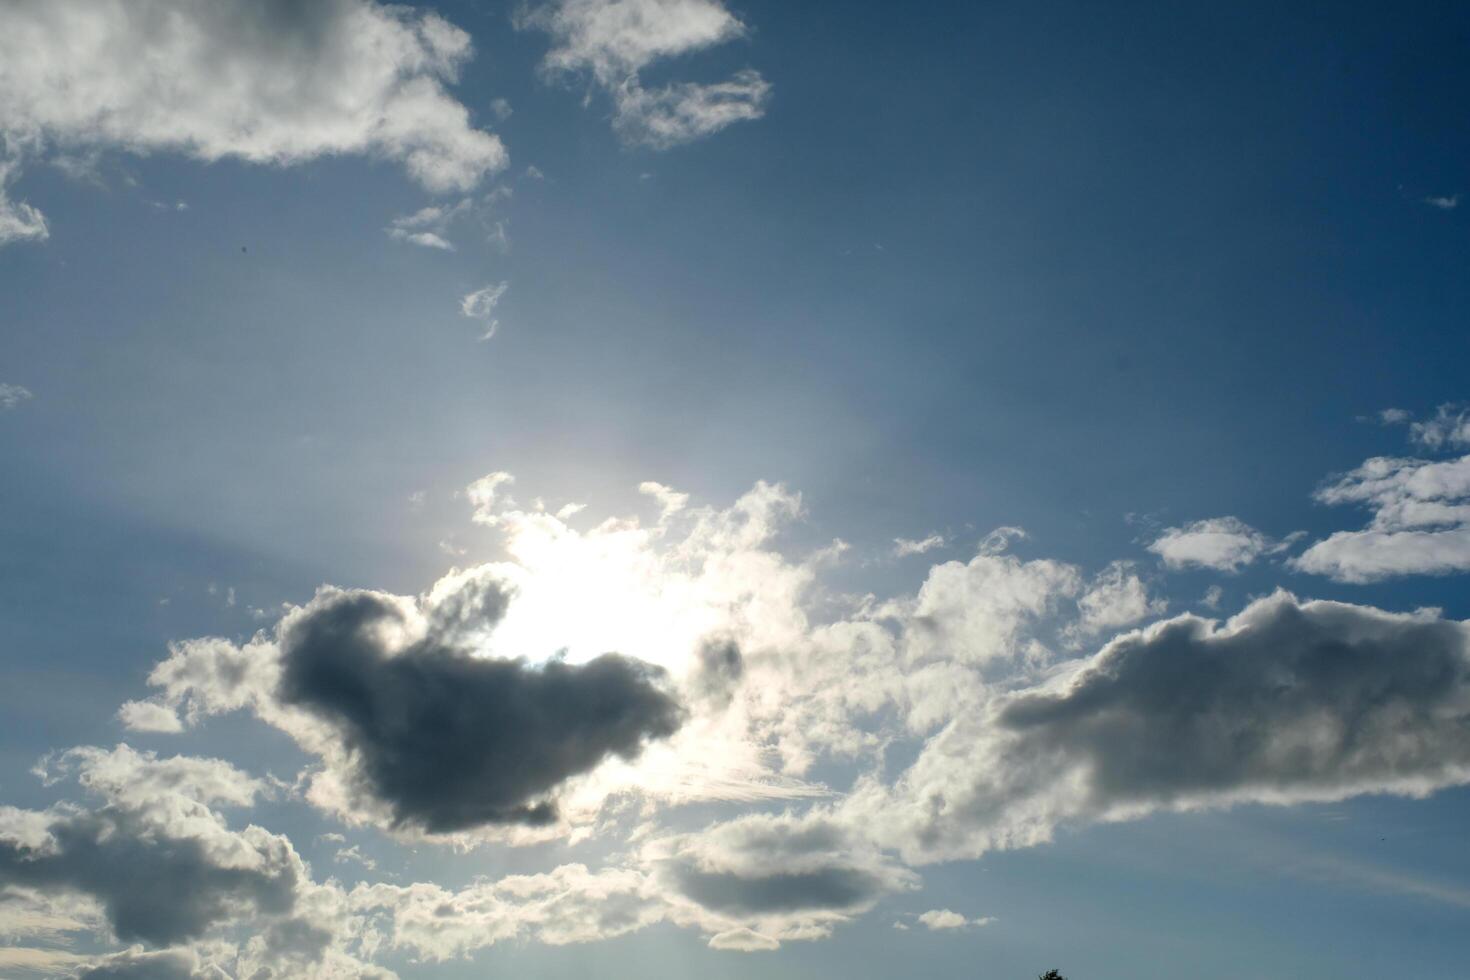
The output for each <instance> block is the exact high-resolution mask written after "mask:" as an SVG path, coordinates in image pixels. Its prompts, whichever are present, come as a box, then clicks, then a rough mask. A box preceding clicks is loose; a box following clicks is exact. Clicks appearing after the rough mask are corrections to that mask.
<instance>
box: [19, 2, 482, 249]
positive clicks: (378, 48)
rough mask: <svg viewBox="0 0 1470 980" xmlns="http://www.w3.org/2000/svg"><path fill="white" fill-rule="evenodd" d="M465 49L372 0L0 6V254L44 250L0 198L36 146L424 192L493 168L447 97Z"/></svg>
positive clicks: (453, 31) (40, 234)
mask: <svg viewBox="0 0 1470 980" xmlns="http://www.w3.org/2000/svg"><path fill="white" fill-rule="evenodd" d="M471 53H472V51H471V44H470V38H469V35H468V34H466V33H465V32H464V31H462V30H460V29H459V28H457V27H455V26H453V25H452V24H450V23H448V22H447V21H445V20H444V19H443V18H441V17H439V16H438V15H436V14H433V13H420V12H415V11H413V10H411V9H410V8H408V7H402V6H396V5H388V4H383V3H378V2H376V0H320V2H314V3H299V2H296V0H262V2H254V3H241V2H238V0H127V2H124V0H101V2H93V0H14V2H10V3H6V4H3V5H0V143H3V144H4V146H5V147H6V148H7V149H8V153H7V154H0V157H5V158H8V161H9V162H0V242H4V241H7V240H17V239H22V238H33V239H38V238H44V237H46V235H47V226H46V222H45V219H44V217H43V216H42V215H41V214H40V213H39V212H38V211H37V210H36V209H35V208H34V207H32V206H30V205H28V204H25V203H24V202H16V201H11V200H9V199H8V198H7V197H6V196H5V185H6V184H7V182H8V181H9V179H10V178H12V177H13V176H14V168H15V161H16V160H17V159H19V158H20V157H22V156H23V155H27V154H31V153H35V152H41V151H44V150H45V149H46V148H53V149H58V150H62V151H78V150H82V151H86V150H95V149H99V148H100V149H113V148H115V149H120V150H125V151H128V152H133V153H151V152H156V151H171V152H179V153H185V154H187V155H189V156H192V157H195V158H197V159H200V160H209V161H212V160H220V159H224V158H227V157H228V158H236V159H241V160H248V161H251V162H254V163H267V164H292V163H299V162H302V161H306V160H311V159H315V158H317V157H322V156H330V155H340V154H371V155H374V156H379V157H383V158H386V159H390V160H394V161H396V162H399V163H401V164H402V165H403V166H404V167H405V168H406V169H407V171H408V173H409V174H410V175H411V176H412V177H413V178H414V179H415V180H417V181H418V182H419V183H420V184H422V185H423V186H424V187H426V188H428V189H429V190H431V191H449V190H457V189H458V190H463V189H467V188H469V187H472V186H473V185H475V184H476V183H478V182H479V180H480V179H481V178H482V177H483V176H484V175H485V174H487V173H490V172H492V171H495V170H498V169H500V168H502V167H503V166H504V165H505V163H506V152H505V148H504V147H503V146H502V144H501V142H500V140H499V138H497V137H496V136H494V135H493V134H491V133H488V132H485V131H483V130H481V129H478V128H476V127H475V126H474V125H473V123H472V120H471V118H470V113H469V110H468V109H466V107H465V106H464V105H463V104H461V103H460V102H459V101H458V100H456V99H455V98H454V97H453V96H451V95H450V94H449V92H448V91H447V90H446V87H445V86H446V84H447V83H452V82H453V81H454V80H455V78H456V75H457V72H458V70H459V67H460V66H461V65H462V64H463V63H464V62H465V61H466V59H468V58H469V57H470V55H471Z"/></svg>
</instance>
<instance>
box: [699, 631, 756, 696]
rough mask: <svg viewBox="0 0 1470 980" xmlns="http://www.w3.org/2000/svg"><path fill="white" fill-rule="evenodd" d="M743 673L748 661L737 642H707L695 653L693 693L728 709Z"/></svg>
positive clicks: (718, 640)
mask: <svg viewBox="0 0 1470 980" xmlns="http://www.w3.org/2000/svg"><path fill="white" fill-rule="evenodd" d="M744 674H745V658H744V657H742V656H741V655H740V647H739V645H738V644H736V642H735V641H734V640H731V639H728V638H722V639H711V640H706V641H705V642H704V643H703V644H702V645H701V646H700V648H699V650H698V651H696V653H695V661H694V670H693V672H692V674H691V678H690V683H689V687H690V691H691V693H692V694H693V696H694V697H696V698H700V699H701V700H707V701H710V702H713V703H714V704H717V705H720V706H727V705H729V703H730V701H731V700H732V699H733V698H734V697H735V689H736V688H738V687H739V686H740V679H741V677H742V676H744Z"/></svg>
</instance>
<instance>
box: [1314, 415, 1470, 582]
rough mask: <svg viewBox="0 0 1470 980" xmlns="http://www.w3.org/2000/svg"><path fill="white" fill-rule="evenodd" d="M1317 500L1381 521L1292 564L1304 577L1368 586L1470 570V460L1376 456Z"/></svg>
mask: <svg viewBox="0 0 1470 980" xmlns="http://www.w3.org/2000/svg"><path fill="white" fill-rule="evenodd" d="M1446 438H1448V437H1446ZM1316 499H1317V500H1318V501H1319V502H1321V503H1324V504H1333V505H1341V504H1354V505H1358V506H1366V507H1368V508H1371V509H1372V511H1373V517H1372V520H1371V521H1370V522H1369V524H1368V526H1367V527H1365V528H1363V529H1362V530H1357V531H1338V532H1336V533H1334V534H1332V535H1330V536H1328V537H1327V538H1324V539H1323V540H1321V541H1318V542H1316V543H1315V544H1313V545H1312V546H1311V547H1309V548H1308V549H1307V550H1306V551H1304V552H1302V554H1300V555H1299V556H1297V557H1296V558H1295V559H1294V560H1293V561H1292V566H1293V567H1294V568H1296V569H1297V570H1299V571H1303V572H1311V573H1313V574H1317V575H1327V576H1329V577H1331V578H1334V579H1336V580H1338V581H1340V582H1355V583H1364V582H1376V581H1380V580H1382V579H1386V578H1392V577H1395V576H1400V575H1446V574H1449V573H1451V572H1459V571H1464V570H1466V569H1470V456H1461V457H1460V458H1458V459H1452V460H1438V461H1429V460H1423V459H1406V458H1398V457H1390V456H1379V457H1375V458H1373V459H1370V460H1367V461H1366V462H1364V463H1363V465H1361V466H1359V467H1358V468H1357V469H1355V470H1353V471H1351V472H1350V473H1347V474H1345V475H1344V476H1342V477H1340V478H1339V479H1337V480H1336V481H1334V482H1331V483H1329V484H1327V485H1326V486H1324V487H1322V488H1321V489H1319V490H1318V491H1317V493H1316Z"/></svg>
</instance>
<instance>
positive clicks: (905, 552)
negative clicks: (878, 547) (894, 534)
mask: <svg viewBox="0 0 1470 980" xmlns="http://www.w3.org/2000/svg"><path fill="white" fill-rule="evenodd" d="M943 547H944V535H942V534H931V535H929V536H928V537H927V538H923V539H920V540H912V539H910V538H894V539H893V555H894V557H895V558H907V557H908V556H909V555H922V554H924V553H925V552H928V551H933V550H934V549H935V548H943Z"/></svg>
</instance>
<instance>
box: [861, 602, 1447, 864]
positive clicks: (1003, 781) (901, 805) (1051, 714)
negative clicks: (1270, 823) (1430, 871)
mask: <svg viewBox="0 0 1470 980" xmlns="http://www.w3.org/2000/svg"><path fill="white" fill-rule="evenodd" d="M1466 782H1470V628H1467V626H1466V624H1464V623H1460V622H1455V621H1452V620H1446V619H1443V618H1441V617H1440V616H1439V615H1438V614H1437V613H1435V612H1432V611H1431V612H1420V613H1415V614H1394V613H1387V612H1383V611H1381V610H1377V609H1373V608H1371V607H1366V606H1355V605H1348V604H1343V603H1332V602H1300V601H1298V600H1297V599H1296V598H1295V597H1293V596H1291V595H1290V594H1288V593H1284V592H1281V593H1277V594H1276V595H1274V596H1271V597H1269V598H1266V599H1262V600H1259V601H1257V602H1255V603H1253V604H1252V605H1250V606H1248V607H1247V608H1246V609H1245V610H1244V611H1242V612H1241V613H1240V614H1239V615H1237V616H1235V617H1234V618H1232V619H1230V620H1229V621H1228V622H1226V623H1225V624H1224V625H1223V626H1221V625H1218V624H1216V623H1215V622H1213V621H1210V620H1203V619H1199V618H1198V617H1195V616H1191V615H1185V616H1179V617H1176V618H1174V619H1170V620H1167V621H1164V622H1161V623H1157V624H1155V625H1153V626H1151V627H1148V628H1147V629H1144V630H1142V631H1136V632H1133V633H1129V634H1126V635H1124V636H1122V637H1119V638H1118V639H1116V640H1114V641H1113V642H1111V643H1109V644H1108V645H1106V646H1105V647H1104V648H1103V649H1102V650H1101V651H1100V652H1099V653H1097V654H1096V655H1095V656H1093V657H1090V658H1087V659H1085V660H1083V661H1081V662H1080V663H1077V664H1075V665H1069V666H1068V668H1067V669H1066V670H1065V671H1063V672H1061V673H1059V674H1058V675H1056V676H1054V677H1052V678H1049V679H1047V680H1045V681H1043V682H1042V683H1040V684H1038V685H1036V686H1034V687H1030V688H1021V689H1018V690H1015V691H1011V692H1007V693H1004V694H1001V695H998V696H996V697H994V698H993V699H991V700H990V701H989V702H988V703H987V704H986V705H985V706H984V708H983V709H982V710H978V711H975V712H971V713H967V714H965V715H962V716H960V717H957V718H956V719H954V720H953V721H952V722H951V723H950V724H949V725H948V726H946V728H945V729H944V730H943V731H942V732H940V733H939V734H938V735H937V736H935V737H934V738H933V739H931V740H930V741H929V742H928V744H926V745H925V746H924V749H923V751H922V752H921V753H920V755H919V758H918V760H917V761H916V762H915V763H914V765H913V766H912V767H911V768H910V769H909V770H908V771H907V772H905V773H904V774H903V775H902V776H901V777H900V778H899V779H898V780H897V781H896V783H895V784H894V785H893V786H884V785H882V784H881V783H879V782H877V781H869V783H868V784H867V785H866V786H863V787H861V788H860V789H859V790H858V791H857V792H855V793H854V794H853V795H852V796H851V797H850V798H849V799H848V800H846V801H844V803H843V809H842V812H843V814H844V817H845V819H847V820H849V821H852V822H853V825H855V826H863V827H869V828H872V829H873V832H874V833H875V835H876V838H877V839H878V840H879V841H880V842H881V843H883V844H884V845H885V846H889V847H894V848H897V849H898V850H899V851H900V852H901V853H903V854H904V856H905V857H906V859H908V860H909V861H912V862H927V861H937V860H950V859H956V858H965V857H974V856H978V855H980V854H982V853H984V852H985V851H988V850H993V849H1003V848H1012V847H1023V846H1031V845H1034V844H1038V843H1041V842H1044V841H1046V840H1049V839H1050V838H1051V835H1052V833H1053V831H1054V830H1055V828H1056V827H1057V826H1058V825H1060V824H1063V823H1068V822H1087V821H1106V820H1121V819H1132V818H1136V817H1140V816H1143V815H1145V814H1147V813H1150V812H1154V811H1157V810H1190V809H1198V808H1203V807H1211V806H1227V805H1231V804H1235V803H1241V802H1257V803H1271V804H1290V803H1298V802H1304V801H1323V800H1338V799H1343V798H1346V797H1349V796H1354V795H1358V794H1362V793H1379V792H1391V793H1399V794H1404V795H1409V796H1423V795H1426V794H1428V793H1430V792H1432V791H1434V790H1436V789H1439V788H1442V787H1445V786H1451V785H1459V784H1463V783H1466Z"/></svg>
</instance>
